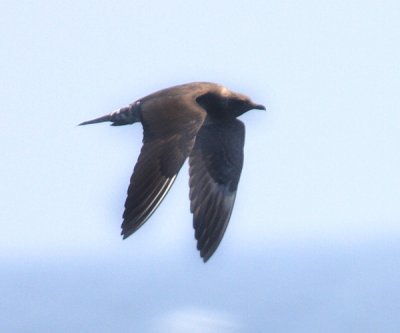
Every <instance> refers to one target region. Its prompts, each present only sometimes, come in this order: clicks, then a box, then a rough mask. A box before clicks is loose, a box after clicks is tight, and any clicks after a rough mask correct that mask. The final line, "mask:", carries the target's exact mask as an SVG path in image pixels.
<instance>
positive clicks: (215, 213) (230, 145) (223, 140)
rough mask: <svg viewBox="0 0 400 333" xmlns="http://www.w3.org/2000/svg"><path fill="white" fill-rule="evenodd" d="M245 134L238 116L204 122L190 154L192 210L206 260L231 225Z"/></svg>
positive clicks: (195, 227) (196, 235)
mask: <svg viewBox="0 0 400 333" xmlns="http://www.w3.org/2000/svg"><path fill="white" fill-rule="evenodd" d="M244 137H245V127H244V125H243V123H242V122H241V121H239V120H237V119H233V120H232V121H229V122H218V123H211V124H205V125H203V127H202V128H201V129H200V130H199V132H198V134H197V137H196V143H195V145H194V147H193V149H192V151H191V153H190V158H189V163H190V169H189V172H190V200H191V205H190V210H191V212H192V213H193V227H194V229H195V238H196V239H197V249H198V250H199V251H200V255H201V257H202V258H203V260H204V261H207V260H208V259H209V258H210V257H211V255H212V254H213V253H214V252H215V250H216V249H217V247H218V245H219V243H220V242H221V239H222V237H223V235H224V233H225V230H226V227H227V226H228V222H229V219H230V216H231V213H232V209H233V204H234V202H235V197H236V190H237V187H238V183H239V178H240V174H241V171H242V166H243V147H244Z"/></svg>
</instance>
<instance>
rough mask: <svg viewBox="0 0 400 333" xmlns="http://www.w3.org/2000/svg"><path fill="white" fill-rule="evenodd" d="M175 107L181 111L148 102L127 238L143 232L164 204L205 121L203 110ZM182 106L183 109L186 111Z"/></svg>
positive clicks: (130, 198) (131, 189)
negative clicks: (147, 223) (146, 224)
mask: <svg viewBox="0 0 400 333" xmlns="http://www.w3.org/2000/svg"><path fill="white" fill-rule="evenodd" d="M172 106H174V105H173V104H172ZM145 107H146V105H145ZM175 107H178V108H177V109H174V110H172V109H171V107H168V105H166V106H164V107H163V106H162V105H157V104H156V103H154V105H150V103H148V105H147V108H144V109H143V110H142V112H141V122H142V124H143V146H142V149H141V152H140V155H139V158H138V161H137V163H136V165H135V168H134V170H133V174H132V177H131V179H130V185H129V188H128V197H127V199H126V202H125V211H124V214H123V219H124V221H123V223H122V226H121V227H122V231H121V235H123V238H124V239H125V238H127V237H129V236H130V235H131V234H133V233H134V232H135V231H136V230H137V229H139V228H140V227H141V226H142V225H143V224H144V223H145V222H146V221H147V219H148V218H149V217H150V216H151V215H152V214H153V213H154V211H155V210H156V208H157V207H158V206H159V205H160V203H161V201H162V200H163V199H164V197H165V195H166V194H167V193H168V190H169V189H170V187H171V186H172V184H173V182H174V180H175V178H176V176H177V174H178V172H179V170H180V168H181V167H182V164H183V163H184V162H185V159H186V158H187V156H188V155H189V153H190V151H191V149H192V147H193V144H194V142H195V137H196V134H197V132H198V130H199V128H200V126H201V124H202V123H203V120H204V118H205V112H204V111H202V110H200V111H199V110H194V109H193V107H191V108H190V107H186V106H180V105H175ZM179 107H183V108H182V110H181V109H180V108H179ZM158 110H162V111H160V112H158Z"/></svg>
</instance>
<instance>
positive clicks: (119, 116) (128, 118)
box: [79, 102, 140, 126]
mask: <svg viewBox="0 0 400 333" xmlns="http://www.w3.org/2000/svg"><path fill="white" fill-rule="evenodd" d="M106 121H110V122H112V124H111V125H112V126H121V125H128V124H133V123H136V122H138V121H140V114H139V103H138V102H136V103H133V104H130V105H129V106H127V107H124V108H121V109H118V110H115V111H114V112H111V113H110V114H107V115H105V116H102V117H99V118H96V119H92V120H88V121H84V122H83V123H80V124H79V126H81V125H90V124H97V123H103V122H106Z"/></svg>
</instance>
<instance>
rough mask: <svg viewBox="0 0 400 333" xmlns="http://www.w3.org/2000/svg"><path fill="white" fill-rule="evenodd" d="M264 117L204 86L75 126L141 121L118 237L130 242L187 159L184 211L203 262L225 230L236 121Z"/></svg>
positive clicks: (239, 143) (236, 170)
mask: <svg viewBox="0 0 400 333" xmlns="http://www.w3.org/2000/svg"><path fill="white" fill-rule="evenodd" d="M251 109H259V110H265V107H264V106H263V105H260V104H255V103H253V102H252V101H251V100H250V99H249V98H248V97H247V96H245V95H242V94H238V93H234V92H232V91H230V90H228V89H226V88H225V87H223V86H221V85H218V84H215V83H207V82H195V83H189V84H184V85H180V86H175V87H171V88H167V89H164V90H161V91H158V92H156V93H153V94H151V95H148V96H146V97H144V98H142V99H139V100H137V101H136V102H134V103H132V104H130V105H129V106H128V107H125V108H121V109H119V110H117V111H114V112H112V113H111V114H109V115H106V116H103V117H100V118H97V119H94V120H90V121H86V122H83V123H81V124H80V125H87V124H94V123H99V122H104V121H110V122H112V125H113V126H119V125H126V124H133V123H135V122H141V123H142V125H143V146H142V149H141V152H140V155H139V158H138V161H137V163H136V165H135V168H134V171H133V174H132V177H131V179H130V185H129V188H128V197H127V199H126V202H125V211H124V214H123V219H124V221H123V223H122V232H121V234H122V235H123V238H124V239H125V238H127V237H129V236H130V235H131V234H133V233H134V232H135V231H136V230H137V229H139V228H140V227H141V226H142V225H143V224H144V223H145V222H146V221H147V220H148V218H149V217H150V216H151V215H152V214H153V212H154V211H155V210H156V209H157V207H158V206H159V204H160V203H161V201H162V200H163V198H164V197H165V195H166V194H167V192H168V190H169V189H170V187H171V186H172V184H173V182H174V180H175V178H176V176H177V174H178V172H179V170H180V168H181V167H182V165H183V163H184V162H185V160H186V158H187V157H189V165H190V169H189V173H190V182H189V184H190V201H191V204H190V210H191V212H192V213H193V227H194V229H195V238H196V240H197V248H198V250H199V251H200V255H201V257H202V258H203V260H204V261H207V260H208V259H209V258H210V257H211V255H212V254H213V253H214V252H215V250H216V249H217V247H218V245H219V243H220V242H221V239H222V237H223V235H224V233H225V230H226V227H227V225H228V222H229V219H230V216H231V213H232V209H233V204H234V201H235V196H236V191H237V187H238V183H239V178H240V173H241V171H242V166H243V146H244V137H245V128H244V124H243V123H242V122H241V121H239V120H237V119H236V117H238V116H240V115H241V114H243V113H245V112H247V111H249V110H251Z"/></svg>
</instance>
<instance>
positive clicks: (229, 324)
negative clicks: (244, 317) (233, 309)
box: [156, 308, 240, 333]
mask: <svg viewBox="0 0 400 333" xmlns="http://www.w3.org/2000/svg"><path fill="white" fill-rule="evenodd" d="M156 325H157V330H156V331H157V332H172V333H186V332H191V333H228V332H239V328H240V325H239V321H238V320H237V319H236V318H234V317H233V316H232V315H230V314H229V313H226V312H221V311H215V310H204V309H198V308H183V309H177V310H175V311H171V312H168V313H165V314H163V315H162V316H161V318H159V319H158V320H157V322H156Z"/></svg>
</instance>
